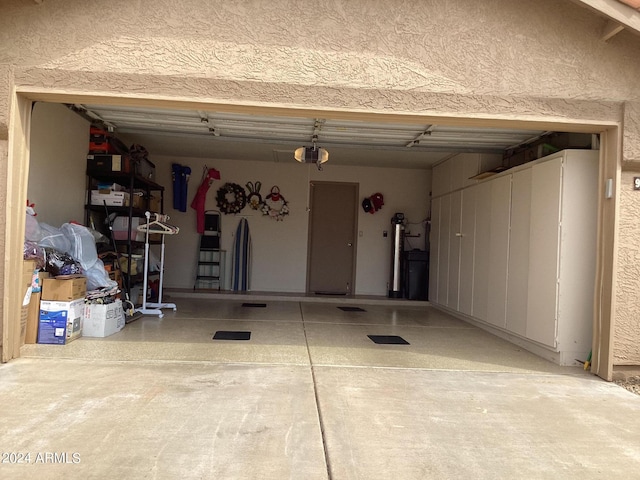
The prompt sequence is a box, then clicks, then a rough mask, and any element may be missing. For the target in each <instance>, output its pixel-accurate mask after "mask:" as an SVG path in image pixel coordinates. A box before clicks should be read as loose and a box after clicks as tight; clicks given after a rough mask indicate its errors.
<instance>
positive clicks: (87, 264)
mask: <svg viewBox="0 0 640 480" xmlns="http://www.w3.org/2000/svg"><path fill="white" fill-rule="evenodd" d="M60 230H61V231H62V233H64V235H65V236H66V237H67V239H68V240H69V244H70V245H71V248H70V249H69V250H68V251H67V253H69V254H70V255H71V256H72V257H73V258H74V259H75V260H76V261H77V262H80V265H82V268H83V269H84V270H85V271H88V270H89V269H91V267H93V265H94V264H95V263H96V262H97V261H98V251H97V250H96V240H95V237H94V236H93V234H92V233H91V232H90V231H89V229H88V228H87V227H85V226H82V225H77V224H75V223H65V224H64V225H62V227H60ZM102 268H103V269H104V265H103V266H102Z"/></svg>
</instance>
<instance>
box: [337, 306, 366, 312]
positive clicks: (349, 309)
mask: <svg viewBox="0 0 640 480" xmlns="http://www.w3.org/2000/svg"><path fill="white" fill-rule="evenodd" d="M338 308H339V309H340V310H342V311H343V312H366V310H365V309H364V308H360V307H338Z"/></svg>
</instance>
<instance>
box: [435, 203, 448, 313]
mask: <svg viewBox="0 0 640 480" xmlns="http://www.w3.org/2000/svg"><path fill="white" fill-rule="evenodd" d="M450 235H451V196H450V195H445V196H444V197H441V198H440V237H439V239H438V303H439V304H440V305H446V304H447V294H448V291H449V237H450Z"/></svg>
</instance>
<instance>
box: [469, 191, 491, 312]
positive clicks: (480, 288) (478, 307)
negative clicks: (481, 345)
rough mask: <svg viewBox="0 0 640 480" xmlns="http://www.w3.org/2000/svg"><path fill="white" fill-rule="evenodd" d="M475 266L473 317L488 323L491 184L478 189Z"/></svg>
mask: <svg viewBox="0 0 640 480" xmlns="http://www.w3.org/2000/svg"><path fill="white" fill-rule="evenodd" d="M475 197H476V198H475V200H476V231H475V266H474V269H473V310H472V315H473V316H474V317H477V318H479V319H480V320H484V321H487V301H488V297H489V251H490V249H491V183H490V182H483V183H480V184H478V186H477V187H476V195H475Z"/></svg>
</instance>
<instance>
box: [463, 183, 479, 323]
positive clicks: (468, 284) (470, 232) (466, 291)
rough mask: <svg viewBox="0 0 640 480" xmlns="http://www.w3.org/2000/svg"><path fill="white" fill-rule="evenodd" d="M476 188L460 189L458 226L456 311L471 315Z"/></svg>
mask: <svg viewBox="0 0 640 480" xmlns="http://www.w3.org/2000/svg"><path fill="white" fill-rule="evenodd" d="M476 189H477V187H470V188H467V189H465V190H463V191H462V208H461V212H462V215H461V226H460V233H461V235H462V236H461V237H460V280H459V281H460V287H459V293H458V311H460V312H462V313H464V314H466V315H471V312H472V306H473V262H474V245H475V230H476Z"/></svg>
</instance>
